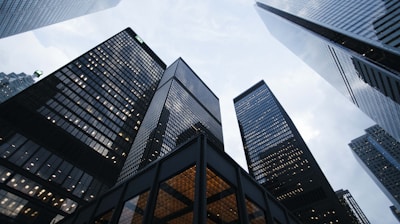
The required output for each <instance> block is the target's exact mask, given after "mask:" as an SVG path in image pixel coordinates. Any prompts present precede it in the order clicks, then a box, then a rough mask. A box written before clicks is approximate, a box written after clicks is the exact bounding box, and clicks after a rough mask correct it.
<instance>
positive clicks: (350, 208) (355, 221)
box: [335, 189, 370, 224]
mask: <svg viewBox="0 0 400 224" xmlns="http://www.w3.org/2000/svg"><path fill="white" fill-rule="evenodd" d="M335 193H336V196H337V197H338V198H339V202H340V204H342V206H343V207H344V208H345V209H346V212H347V214H349V216H350V217H351V218H352V220H351V223H352V224H370V222H369V220H368V218H367V217H366V216H365V214H364V212H363V211H362V210H361V208H360V206H359V205H358V203H357V202H356V200H355V199H354V198H353V196H352V195H351V194H350V192H349V191H348V190H342V189H340V190H338V191H336V192H335Z"/></svg>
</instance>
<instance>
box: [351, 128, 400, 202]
mask: <svg viewBox="0 0 400 224" xmlns="http://www.w3.org/2000/svg"><path fill="white" fill-rule="evenodd" d="M365 132H366V134H365V135H363V136H360V137H358V138H356V139H354V140H352V141H351V143H350V144H349V146H350V148H351V150H352V152H353V154H354V155H355V157H356V159H357V160H358V162H360V164H361V166H362V167H363V168H364V170H365V171H366V172H367V173H368V174H369V175H370V177H371V178H372V179H373V180H374V182H375V183H376V184H377V185H378V186H379V188H380V189H381V190H382V191H383V193H385V195H386V196H387V197H388V198H389V200H390V201H391V202H392V203H393V205H394V206H395V207H396V208H397V210H400V142H398V141H396V139H394V138H393V137H392V136H390V135H389V134H388V133H387V132H386V131H384V130H383V129H382V128H381V127H379V126H378V125H374V126H372V127H370V128H367V129H366V130H365Z"/></svg>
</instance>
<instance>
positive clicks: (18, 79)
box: [0, 72, 35, 103]
mask: <svg viewBox="0 0 400 224" xmlns="http://www.w3.org/2000/svg"><path fill="white" fill-rule="evenodd" d="M33 83H35V80H34V79H33V76H31V75H27V74H25V73H20V74H15V73H10V74H5V73H3V72H0V103H2V102H4V101H6V100H7V99H9V98H11V97H12V96H14V95H16V94H17V93H19V92H21V91H22V90H24V89H26V88H27V87H29V86H30V85H32V84H33Z"/></svg>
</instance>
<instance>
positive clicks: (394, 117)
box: [256, 0, 400, 140]
mask: <svg viewBox="0 0 400 224" xmlns="http://www.w3.org/2000/svg"><path fill="white" fill-rule="evenodd" d="M398 4H399V3H398V1H396V0H382V1H376V0H367V1H344V0H342V1H332V0H317V1H312V2H310V1H305V0H304V1H303V0H302V1H294V0H285V1H273V0H259V1H258V2H257V3H256V9H257V11H258V13H259V15H260V17H261V18H262V20H263V21H264V23H265V24H266V26H267V28H268V30H269V31H270V33H271V34H272V35H273V36H274V37H275V38H276V39H277V40H279V41H280V42H281V43H282V44H284V45H285V46H286V47H287V48H288V49H289V50H291V51H292V52H293V53H294V54H296V55H297V56H298V57H300V58H301V59H302V60H303V61H304V62H305V63H307V64H308V65H309V66H310V67H311V68H313V69H314V70H315V71H316V72H317V73H318V74H319V75H321V76H322V77H323V78H324V79H325V80H327V81H328V82H329V83H330V84H331V85H333V86H334V87H335V88H336V89H337V90H338V91H339V92H341V93H342V94H344V95H345V96H346V97H347V98H349V99H350V100H351V101H352V102H353V103H354V104H355V105H356V106H357V107H359V108H360V109H361V110H362V111H363V112H365V113H366V114H367V115H368V116H369V117H370V118H371V119H372V120H374V121H375V122H376V123H378V124H379V125H380V126H381V127H382V128H384V129H385V130H386V131H387V132H388V133H390V134H391V135H392V136H393V137H395V138H396V139H397V140H400V91H399V90H400V65H399V63H398V61H400V44H399V43H400V16H399V15H398V9H397V8H398ZM299 42H301V43H302V44H298V43H299Z"/></svg>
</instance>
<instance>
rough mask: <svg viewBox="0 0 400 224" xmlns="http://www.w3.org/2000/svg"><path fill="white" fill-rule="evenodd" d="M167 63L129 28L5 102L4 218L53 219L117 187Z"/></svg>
mask: <svg viewBox="0 0 400 224" xmlns="http://www.w3.org/2000/svg"><path fill="white" fill-rule="evenodd" d="M165 68H166V66H165V64H164V63H163V62H162V61H161V60H160V59H159V58H158V57H157V55H155V54H154V52H153V51H151V49H149V47H148V46H147V45H146V44H145V43H144V42H143V41H142V40H141V39H140V38H139V37H138V36H137V35H136V33H134V32H133V31H132V30H131V29H129V28H128V29H125V30H123V31H122V32H120V33H118V34H116V35H115V36H113V37H111V38H110V39H108V40H106V41H105V42H103V43H101V44H99V45H98V46H96V47H94V48H93V49H91V50H89V51H88V52H86V53H84V54H83V55H82V56H80V57H78V58H76V59H75V60H73V61H72V62H70V63H68V64H67V65H65V66H64V67H62V68H60V69H58V70H57V71H55V72H54V73H52V74H50V75H49V76H47V77H45V78H43V79H42V80H41V81H39V82H37V83H35V84H34V85H32V86H30V87H29V88H27V89H25V90H24V91H22V92H21V93H20V94H18V95H16V96H14V97H13V98H11V99H9V100H8V101H6V102H4V103H2V104H0V220H1V222H2V223H10V222H12V223H50V222H51V221H52V220H53V221H56V220H58V219H61V218H62V217H64V216H66V215H68V214H71V213H73V212H74V210H75V209H76V208H77V207H79V206H81V205H83V204H85V203H87V202H88V201H91V200H92V199H94V198H95V197H96V196H98V195H99V194H101V193H102V192H105V191H106V190H107V189H109V188H110V187H112V186H113V185H114V184H115V183H116V181H117V178H118V175H119V173H120V171H121V169H122V167H123V164H124V162H125V160H126V158H127V155H128V153H129V151H130V149H131V146H132V143H133V140H134V139H135V137H136V134H137V132H138V130H139V127H140V126H141V123H142V122H143V118H144V115H145V113H146V111H147V109H148V106H149V105H150V101H151V99H152V98H153V95H154V93H155V90H156V88H157V86H158V83H159V82H160V80H161V77H162V74H163V72H164V70H165Z"/></svg>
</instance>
